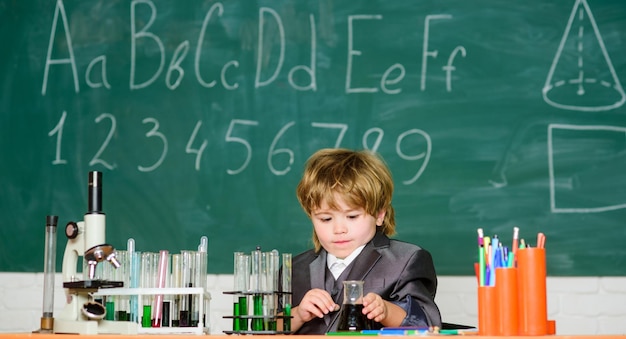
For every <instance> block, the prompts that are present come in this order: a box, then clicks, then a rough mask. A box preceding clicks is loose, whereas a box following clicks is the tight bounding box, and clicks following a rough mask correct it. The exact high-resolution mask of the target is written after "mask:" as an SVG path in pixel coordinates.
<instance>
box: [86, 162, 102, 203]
mask: <svg viewBox="0 0 626 339" xmlns="http://www.w3.org/2000/svg"><path fill="white" fill-rule="evenodd" d="M88 194H89V204H88V206H87V213H101V212H102V172H98V171H91V172H89V192H88Z"/></svg>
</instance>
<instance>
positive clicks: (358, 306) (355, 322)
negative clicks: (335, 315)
mask: <svg viewBox="0 0 626 339" xmlns="http://www.w3.org/2000/svg"><path fill="white" fill-rule="evenodd" d="M369 329H370V322H369V320H368V319H367V317H366V316H365V315H364V314H363V281H361V280H346V281H344V282H343V304H342V305H341V310H340V311H339V325H337V331H341V332H358V331H362V330H369Z"/></svg>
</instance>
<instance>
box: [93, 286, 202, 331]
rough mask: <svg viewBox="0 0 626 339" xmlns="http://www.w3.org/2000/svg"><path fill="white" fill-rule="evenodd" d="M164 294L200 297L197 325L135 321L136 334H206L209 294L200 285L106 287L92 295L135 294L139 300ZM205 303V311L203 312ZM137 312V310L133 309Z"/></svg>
mask: <svg viewBox="0 0 626 339" xmlns="http://www.w3.org/2000/svg"><path fill="white" fill-rule="evenodd" d="M149 295H164V296H181V295H196V296H198V297H199V298H201V299H202V301H203V302H201V303H199V309H198V313H199V314H200V315H205V316H204V317H202V316H200V318H199V320H198V326H194V327H163V326H162V327H142V326H141V323H137V334H198V335H200V334H208V333H210V328H209V325H208V324H205V323H204V321H205V320H207V321H208V319H209V314H208V310H209V307H208V306H209V303H210V300H211V294H210V293H209V292H208V291H206V290H205V289H204V288H202V287H165V288H158V287H157V288H124V287H120V288H107V289H100V290H98V291H97V292H94V293H93V296H94V297H95V296H137V297H138V299H140V300H141V297H143V296H149ZM205 304H206V306H207V307H206V312H205ZM134 311H135V312H136V313H137V314H139V310H134Z"/></svg>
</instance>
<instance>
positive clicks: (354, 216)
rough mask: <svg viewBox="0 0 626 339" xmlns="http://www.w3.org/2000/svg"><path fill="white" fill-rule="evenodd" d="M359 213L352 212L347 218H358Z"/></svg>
mask: <svg viewBox="0 0 626 339" xmlns="http://www.w3.org/2000/svg"><path fill="white" fill-rule="evenodd" d="M358 217H359V215H358V214H352V215H348V219H356V218H358Z"/></svg>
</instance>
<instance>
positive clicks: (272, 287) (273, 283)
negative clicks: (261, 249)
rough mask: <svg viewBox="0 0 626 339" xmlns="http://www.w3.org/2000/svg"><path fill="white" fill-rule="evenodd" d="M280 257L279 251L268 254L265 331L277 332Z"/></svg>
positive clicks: (264, 312) (264, 313)
mask: <svg viewBox="0 0 626 339" xmlns="http://www.w3.org/2000/svg"><path fill="white" fill-rule="evenodd" d="M279 261H280V255H279V253H278V251H277V250H275V249H274V250H272V251H271V252H268V253H267V261H266V263H265V265H266V267H267V269H266V272H265V280H266V281H267V283H266V288H265V290H266V292H267V293H266V294H264V299H263V315H264V316H265V318H264V320H265V329H266V330H268V331H276V309H277V307H276V306H277V305H276V302H277V299H276V291H277V290H278V264H279Z"/></svg>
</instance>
